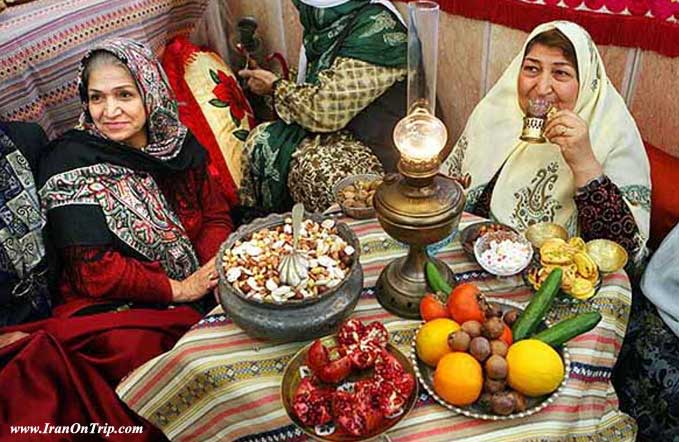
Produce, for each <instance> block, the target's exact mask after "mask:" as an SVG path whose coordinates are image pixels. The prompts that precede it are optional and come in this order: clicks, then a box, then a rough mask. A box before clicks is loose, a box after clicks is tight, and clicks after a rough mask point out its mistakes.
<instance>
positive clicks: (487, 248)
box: [474, 230, 533, 276]
mask: <svg viewBox="0 0 679 442" xmlns="http://www.w3.org/2000/svg"><path fill="white" fill-rule="evenodd" d="M474 257H475V258H476V262H478V263H479V265H480V266H481V267H482V268H483V269H484V270H485V271H487V272H488V273H491V274H493V275H496V276H511V275H516V274H517V273H520V272H521V271H523V270H524V269H525V268H526V267H528V264H530V262H531V259H532V258H533V246H532V245H531V243H530V242H529V241H528V240H527V239H526V238H525V237H524V236H523V235H521V234H519V233H516V232H512V231H505V230H500V231H496V232H489V233H486V234H485V235H483V236H480V237H479V238H478V239H477V240H476V242H475V243H474Z"/></svg>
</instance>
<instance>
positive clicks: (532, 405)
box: [410, 298, 571, 421]
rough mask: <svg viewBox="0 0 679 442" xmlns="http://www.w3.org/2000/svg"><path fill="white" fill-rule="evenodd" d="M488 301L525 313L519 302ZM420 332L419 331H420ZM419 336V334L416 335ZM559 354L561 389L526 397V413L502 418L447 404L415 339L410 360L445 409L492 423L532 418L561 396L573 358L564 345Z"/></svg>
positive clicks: (479, 409) (475, 408)
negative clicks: (562, 374)
mask: <svg viewBox="0 0 679 442" xmlns="http://www.w3.org/2000/svg"><path fill="white" fill-rule="evenodd" d="M487 300H488V301H490V302H493V303H495V304H497V305H499V306H500V307H501V308H502V310H503V311H506V310H508V309H510V308H515V309H517V310H520V311H523V307H522V305H521V304H519V303H517V302H513V301H510V300H507V299H501V298H487ZM543 325H544V326H545V327H547V326H549V325H550V323H549V321H546V320H545V321H543ZM418 331H419V329H418ZM415 336H417V333H416V334H415ZM557 352H558V353H559V354H560V355H561V358H562V360H563V362H564V376H563V380H562V381H561V384H560V385H559V388H557V390H556V391H554V392H553V393H551V394H550V395H547V396H542V397H539V398H531V397H526V400H527V405H528V407H527V408H526V410H525V411H522V412H519V413H512V414H510V415H507V416H501V415H497V414H491V413H489V412H487V411H485V410H484V409H483V408H482V407H481V406H479V405H478V404H476V403H474V404H471V405H467V406H464V407H458V406H456V405H452V404H450V403H448V402H446V401H445V400H444V399H443V398H441V397H440V396H439V395H438V394H436V392H435V391H434V371H435V369H434V368H432V367H430V366H428V365H427V364H425V363H424V362H422V361H421V360H420V358H418V357H417V349H416V347H415V339H413V343H412V346H411V351H410V358H411V360H412V361H413V366H414V368H415V374H416V376H417V379H418V380H419V381H420V383H421V384H422V386H423V387H424V389H425V390H427V392H428V393H429V394H430V395H431V396H432V397H433V398H434V400H435V401H436V402H438V403H439V404H441V405H443V406H444V407H445V408H447V409H449V410H451V411H454V412H456V413H460V414H463V415H465V416H468V417H472V418H474V419H483V420H492V421H501V420H512V419H521V418H524V417H526V416H530V415H532V414H535V413H538V412H540V411H541V410H543V409H544V408H545V407H546V406H548V405H549V404H551V403H553V402H554V401H555V400H556V399H557V398H558V397H559V395H560V394H561V392H562V391H563V389H564V388H565V385H566V382H567V380H568V377H569V376H570V372H571V358H570V353H569V351H568V347H567V345H562V346H561V348H559V349H557Z"/></svg>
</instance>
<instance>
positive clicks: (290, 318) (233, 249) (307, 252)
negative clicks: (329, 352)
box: [217, 213, 363, 342]
mask: <svg viewBox="0 0 679 442" xmlns="http://www.w3.org/2000/svg"><path fill="white" fill-rule="evenodd" d="M301 226H302V228H301V229H300V235H299V242H298V245H297V250H296V252H297V253H298V254H300V255H301V256H302V257H303V260H304V262H305V271H304V274H303V275H301V277H300V278H299V280H295V281H294V282H290V281H286V280H285V278H284V277H283V275H282V274H281V273H280V271H279V268H280V264H281V261H282V260H283V258H284V257H285V256H286V254H290V253H292V251H293V246H292V244H293V235H292V219H291V214H290V213H287V214H273V215H269V216H267V217H266V218H258V219H256V220H254V221H252V222H251V223H250V224H247V225H244V226H241V227H240V228H238V230H236V231H235V232H234V233H233V234H231V236H230V237H229V239H227V240H226V242H224V244H222V246H221V247H220V249H219V252H218V253H217V271H218V273H219V286H218V288H219V290H218V291H219V300H220V303H221V305H222V307H223V308H224V311H225V312H226V313H227V314H228V315H229V316H230V317H231V318H232V319H233V321H234V322H235V323H236V325H238V326H239V327H241V328H242V329H243V330H244V331H245V332H246V333H247V334H248V335H249V336H251V337H254V338H259V339H265V340H270V341H275V342H291V341H305V340H309V339H313V338H315V337H319V336H324V335H327V334H330V333H332V332H334V331H335V329H336V328H337V327H338V326H339V325H340V323H341V322H342V321H343V320H344V319H346V317H348V316H349V315H350V314H351V312H352V311H353V309H354V307H355V306H356V303H357V302H358V299H359V297H360V295H361V291H362V289H363V269H362V267H361V264H360V262H359V256H360V246H359V242H358V238H357V237H356V235H355V234H354V232H353V231H352V230H351V229H350V228H349V226H347V225H346V224H344V223H340V222H337V221H336V220H334V219H332V218H326V217H323V216H321V215H319V214H310V213H305V214H304V220H303V221H302V224H301Z"/></svg>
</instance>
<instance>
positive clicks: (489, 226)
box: [460, 221, 517, 259]
mask: <svg viewBox="0 0 679 442" xmlns="http://www.w3.org/2000/svg"><path fill="white" fill-rule="evenodd" d="M495 230H507V231H510V232H514V233H517V232H516V230H514V228H512V227H510V226H508V225H506V224H501V223H496V222H493V221H482V222H479V223H474V224H470V225H468V226H467V227H465V228H464V229H463V230H462V231H461V232H460V243H462V248H463V249H464V251H465V252H466V253H467V255H468V256H469V257H470V258H474V259H476V258H475V257H474V243H475V242H476V240H477V238H478V237H479V236H481V235H483V234H484V233H487V232H489V231H495Z"/></svg>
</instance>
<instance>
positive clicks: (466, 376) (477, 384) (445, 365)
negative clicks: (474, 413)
mask: <svg viewBox="0 0 679 442" xmlns="http://www.w3.org/2000/svg"><path fill="white" fill-rule="evenodd" d="M482 387H483V370H482V369H481V364H479V361H477V360H476V358H474V357H473V356H472V355H470V354H469V353H463V352H454V353H448V354H447V355H445V356H444V357H442V358H441V360H440V361H439V363H438V365H437V366H436V372H434V391H435V392H436V394H438V395H439V396H441V397H442V398H443V399H444V400H445V401H446V402H448V403H450V404H453V405H457V406H462V405H469V404H471V403H473V402H474V401H476V400H477V399H478V398H479V395H480V394H481V388H482Z"/></svg>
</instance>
